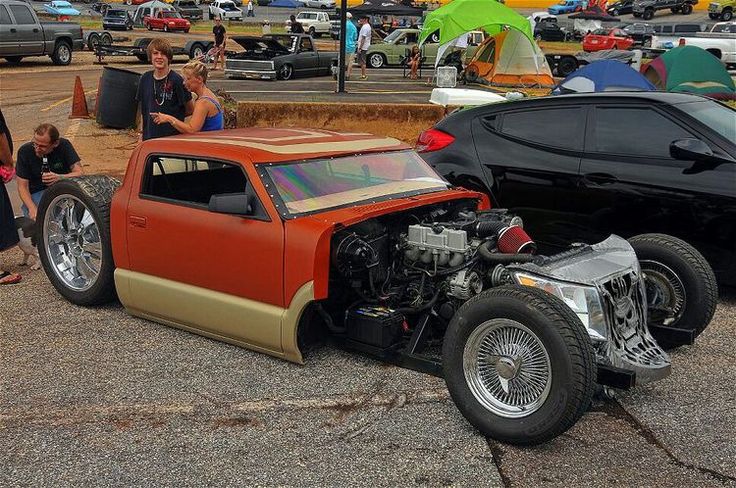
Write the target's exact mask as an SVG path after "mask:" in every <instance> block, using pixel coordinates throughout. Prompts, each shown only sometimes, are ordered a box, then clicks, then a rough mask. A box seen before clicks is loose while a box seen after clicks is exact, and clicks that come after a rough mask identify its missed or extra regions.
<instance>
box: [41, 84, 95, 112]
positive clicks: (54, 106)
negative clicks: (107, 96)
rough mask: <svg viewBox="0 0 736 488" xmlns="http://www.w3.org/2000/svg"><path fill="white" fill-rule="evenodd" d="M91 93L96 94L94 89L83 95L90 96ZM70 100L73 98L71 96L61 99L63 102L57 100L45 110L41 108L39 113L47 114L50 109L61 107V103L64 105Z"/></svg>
mask: <svg viewBox="0 0 736 488" xmlns="http://www.w3.org/2000/svg"><path fill="white" fill-rule="evenodd" d="M92 93H97V90H96V89H95V90H88V91H86V92H84V94H85V95H90V94H92ZM72 98H74V97H73V96H71V97H66V98H65V99H63V100H59V101H58V102H54V103H52V104H51V105H49V106H48V107H46V108H42V109H41V112H48V111H49V110H51V109H52V108H56V107H58V106H59V105H61V104H62V103H66V102H69V101H70V100H71V99H72Z"/></svg>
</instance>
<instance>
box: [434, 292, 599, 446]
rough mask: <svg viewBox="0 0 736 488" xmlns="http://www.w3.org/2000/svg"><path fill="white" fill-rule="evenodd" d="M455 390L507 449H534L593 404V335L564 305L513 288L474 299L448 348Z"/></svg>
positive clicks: (474, 420)
mask: <svg viewBox="0 0 736 488" xmlns="http://www.w3.org/2000/svg"><path fill="white" fill-rule="evenodd" d="M442 365H443V371H444V377H445V382H446V384H447V389H448V390H449V391H450V396H451V397H452V399H453V401H454V402H455V405H456V406H457V408H458V409H459V410H460V412H461V413H462V414H463V416H464V417H465V418H466V419H467V420H468V421H469V422H470V423H471V424H473V426H475V427H476V428H477V429H478V430H480V431H481V433H483V434H484V435H487V436H490V437H492V438H493V439H497V440H499V441H502V442H508V443H511V444H518V445H534V444H540V443H542V442H546V441H548V440H550V439H552V438H554V437H556V436H558V435H560V434H562V433H563V432H565V431H566V430H567V429H569V428H570V427H572V426H573V425H574V424H575V422H577V420H578V419H579V418H580V417H581V416H582V415H583V413H585V411H586V409H587V408H588V406H589V405H590V401H591V397H592V395H593V390H594V384H595V379H596V364H595V358H594V353H593V349H592V347H591V344H590V339H589V337H588V333H587V331H586V330H585V327H583V324H582V323H581V322H580V319H579V318H578V317H577V316H576V315H575V313H574V312H573V311H572V309H570V308H569V307H568V306H567V305H565V303H564V302H562V300H560V299H559V298H557V297H555V296H553V295H551V294H549V293H547V292H545V291H543V290H538V289H535V288H527V287H522V286H505V287H500V288H494V289H492V290H489V291H486V292H483V293H481V294H479V295H476V296H475V297H473V298H471V299H470V300H468V301H467V302H465V304H464V305H463V306H461V307H460V309H459V310H458V311H457V313H456V314H455V316H454V317H453V318H452V320H451V321H450V324H449V326H448V327H447V332H446V333H445V339H444V343H443V346H442Z"/></svg>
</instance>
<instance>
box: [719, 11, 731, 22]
mask: <svg viewBox="0 0 736 488" xmlns="http://www.w3.org/2000/svg"><path fill="white" fill-rule="evenodd" d="M731 19H733V11H732V10H731V9H728V8H727V9H725V10H723V12H722V13H721V20H722V21H724V22H728V21H729V20H731Z"/></svg>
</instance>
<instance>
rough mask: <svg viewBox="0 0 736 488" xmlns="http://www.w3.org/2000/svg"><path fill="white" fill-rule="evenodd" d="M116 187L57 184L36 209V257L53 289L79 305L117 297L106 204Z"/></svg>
mask: <svg viewBox="0 0 736 488" xmlns="http://www.w3.org/2000/svg"><path fill="white" fill-rule="evenodd" d="M119 186H120V182H119V181H118V180H116V179H115V178H111V177H109V176H102V175H94V176H80V177H77V178H69V179H64V180H62V181H59V182H58V183H55V184H54V185H52V186H51V187H49V188H48V189H47V190H46V191H45V192H44V195H43V198H42V199H41V202H40V204H39V206H38V216H37V221H38V222H40V223H41V229H40V239H39V244H38V254H39V256H40V258H41V264H42V265H43V269H44V271H45V272H46V276H48V278H49V281H51V284H52V285H54V288H56V291H58V292H59V293H60V294H61V295H62V296H63V297H64V298H66V299H67V300H69V301H70V302H72V303H75V304H77V305H98V304H102V303H106V302H109V301H111V300H113V299H114V298H115V284H114V279H113V274H114V271H115V263H114V262H113V258H112V243H111V240H110V203H111V201H112V196H113V193H114V192H115V190H116V189H117V188H118V187H119Z"/></svg>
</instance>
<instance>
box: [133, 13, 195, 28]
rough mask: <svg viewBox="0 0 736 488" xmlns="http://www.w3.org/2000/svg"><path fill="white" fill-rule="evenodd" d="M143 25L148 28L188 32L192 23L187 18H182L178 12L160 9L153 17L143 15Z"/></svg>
mask: <svg viewBox="0 0 736 488" xmlns="http://www.w3.org/2000/svg"><path fill="white" fill-rule="evenodd" d="M143 25H144V26H145V27H146V29H148V30H162V31H164V32H174V31H182V32H189V29H191V27H192V24H191V23H190V22H189V21H188V20H187V19H183V18H182V17H181V15H179V12H173V11H161V12H157V13H156V15H155V16H153V17H144V18H143Z"/></svg>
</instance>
